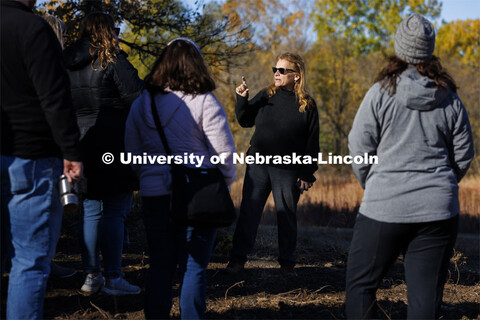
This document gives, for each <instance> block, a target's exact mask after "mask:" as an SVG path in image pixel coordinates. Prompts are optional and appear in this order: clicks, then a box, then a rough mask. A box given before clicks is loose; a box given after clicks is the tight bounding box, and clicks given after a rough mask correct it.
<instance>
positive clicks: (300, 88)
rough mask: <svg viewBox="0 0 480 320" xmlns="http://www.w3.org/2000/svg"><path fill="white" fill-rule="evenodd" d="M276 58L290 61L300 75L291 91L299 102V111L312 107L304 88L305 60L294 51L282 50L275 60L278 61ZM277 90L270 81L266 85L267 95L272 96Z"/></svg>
mask: <svg viewBox="0 0 480 320" xmlns="http://www.w3.org/2000/svg"><path fill="white" fill-rule="evenodd" d="M278 60H287V61H288V62H290V63H292V64H293V65H294V70H295V72H297V73H298V74H299V75H300V79H299V80H298V81H296V82H295V85H294V87H293V91H294V92H295V96H296V97H297V99H298V102H299V104H300V107H299V108H298V110H299V111H300V112H305V111H306V109H307V108H309V109H310V108H311V107H312V105H313V100H312V98H311V97H310V95H309V94H308V92H307V90H306V89H305V62H304V61H303V58H302V57H301V56H300V55H298V54H296V53H291V52H284V53H282V54H280V55H279V56H278V57H277V59H276V61H277V62H278ZM277 90H278V87H276V86H275V83H272V84H271V85H269V86H268V87H267V94H268V96H269V97H272V96H274V95H275V94H276V93H277Z"/></svg>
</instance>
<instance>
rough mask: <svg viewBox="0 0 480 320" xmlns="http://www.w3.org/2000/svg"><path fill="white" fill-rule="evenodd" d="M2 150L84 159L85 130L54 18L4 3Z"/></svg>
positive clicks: (0, 27) (0, 12)
mask: <svg viewBox="0 0 480 320" xmlns="http://www.w3.org/2000/svg"><path fill="white" fill-rule="evenodd" d="M0 6H1V7H0V33H1V37H0V38H1V45H0V49H1V50H0V57H1V58H0V63H1V72H0V86H1V88H0V91H1V103H0V105H1V116H0V119H1V125H0V128H1V134H0V135H1V143H0V145H1V154H2V155H9V156H15V157H20V158H24V159H39V158H48V157H58V158H62V157H63V158H65V159H68V160H72V161H80V160H81V158H80V152H79V149H78V138H79V132H78V128H77V124H76V121H75V114H74V110H73V108H72V97H71V95H70V87H69V82H68V75H67V72H66V70H65V66H64V65H63V61H62V49H61V48H60V43H59V42H58V39H57V37H56V36H55V34H54V33H53V31H52V28H51V27H50V26H49V25H48V23H47V22H46V21H45V20H44V19H42V18H41V17H39V16H36V15H34V14H33V12H32V10H30V9H29V8H27V7H26V6H25V5H23V4H22V3H20V2H17V1H4V0H2V1H1V2H0Z"/></svg>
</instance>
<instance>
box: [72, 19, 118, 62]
mask: <svg viewBox="0 0 480 320" xmlns="http://www.w3.org/2000/svg"><path fill="white" fill-rule="evenodd" d="M80 37H85V38H89V39H90V55H92V57H94V58H96V59H98V61H99V66H100V69H102V70H105V69H106V68H107V66H108V65H109V64H110V63H115V61H116V59H117V54H118V52H119V51H120V47H119V45H118V37H117V35H116V33H115V23H114V21H113V17H112V16H111V15H109V14H108V13H104V12H92V13H89V14H88V15H87V16H86V17H85V19H84V20H83V23H82V27H81V28H80ZM96 59H93V61H92V68H93V69H94V70H97V69H96V68H95V61H96Z"/></svg>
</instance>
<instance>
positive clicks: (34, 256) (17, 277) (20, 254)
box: [1, 155, 63, 319]
mask: <svg viewBox="0 0 480 320" xmlns="http://www.w3.org/2000/svg"><path fill="white" fill-rule="evenodd" d="M62 171H63V164H62V161H61V159H58V158H43V159H35V160H32V159H21V158H16V157H10V156H4V155H2V156H1V181H2V192H1V193H2V196H1V200H2V212H1V214H2V222H4V221H5V222H8V223H2V246H3V245H4V244H3V242H4V241H6V243H5V246H4V247H2V250H3V252H2V273H3V271H4V270H3V267H4V261H3V260H5V259H6V258H7V257H6V256H7V254H8V255H9V256H10V258H11V260H12V267H11V270H10V279H9V283H8V299H7V318H8V319H41V318H43V300H44V296H45V290H46V286H47V279H48V275H49V274H50V262H51V260H52V258H53V256H54V255H55V247H56V245H57V241H58V238H59V236H60V229H61V224H62V213H63V211H62V206H61V204H60V199H59V194H58V186H57V182H58V178H59V177H60V175H61V174H62ZM5 251H6V252H5Z"/></svg>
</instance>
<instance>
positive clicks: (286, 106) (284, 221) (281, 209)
mask: <svg viewBox="0 0 480 320" xmlns="http://www.w3.org/2000/svg"><path fill="white" fill-rule="evenodd" d="M272 69H273V73H274V83H273V84H271V85H270V86H269V87H267V88H265V89H263V90H262V91H260V92H259V93H258V94H257V95H256V96H255V97H254V98H253V99H252V100H250V101H248V87H247V84H246V80H245V78H244V77H242V84H241V85H240V86H239V87H237V89H236V93H237V103H236V105H235V113H236V115H237V119H238V122H239V123H240V125H241V126H242V127H253V126H255V132H254V134H253V136H252V139H251V141H250V145H251V146H250V148H249V150H248V152H247V153H248V155H255V154H259V155H261V156H281V157H283V159H286V158H287V157H290V158H291V159H293V157H294V154H296V155H308V156H311V158H312V159H315V158H317V156H318V152H319V125H318V111H317V107H316V104H315V101H314V100H313V98H312V97H311V96H309V95H308V93H307V92H306V91H305V63H304V61H303V59H302V58H301V57H300V56H299V55H297V54H295V53H288V52H287V53H283V54H281V55H280V56H279V57H278V58H277V64H276V66H275V67H273V68H272ZM264 158H267V157H264ZM285 162H287V161H285ZM317 168H318V166H317V163H316V162H313V163H311V164H293V161H292V163H278V164H275V163H273V162H271V163H270V164H252V165H247V171H246V173H245V180H244V184H243V199H242V204H241V206H240V216H239V219H238V222H237V226H236V229H235V234H234V236H233V249H232V251H231V254H230V263H229V264H228V266H227V271H230V272H234V273H235V272H238V271H241V270H242V269H243V267H244V264H245V262H246V260H247V255H248V254H249V253H250V252H251V250H252V249H253V246H254V244H255V237H256V235H257V229H258V225H259V223H260V218H261V215H262V211H263V207H264V206H265V202H266V201H267V198H268V196H269V194H270V192H272V193H273V199H274V201H275V209H276V211H277V221H278V243H279V257H278V262H279V263H280V266H281V269H282V271H284V272H285V273H287V274H295V270H294V267H295V257H294V253H295V247H296V240H297V218H296V210H297V203H298V200H299V197H300V193H302V192H303V191H307V190H308V189H309V188H310V187H311V186H312V185H313V183H314V182H315V177H314V176H313V173H314V172H315V171H316V170H317Z"/></svg>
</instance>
